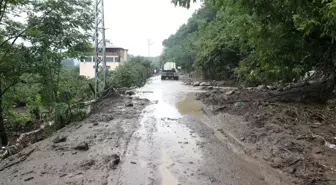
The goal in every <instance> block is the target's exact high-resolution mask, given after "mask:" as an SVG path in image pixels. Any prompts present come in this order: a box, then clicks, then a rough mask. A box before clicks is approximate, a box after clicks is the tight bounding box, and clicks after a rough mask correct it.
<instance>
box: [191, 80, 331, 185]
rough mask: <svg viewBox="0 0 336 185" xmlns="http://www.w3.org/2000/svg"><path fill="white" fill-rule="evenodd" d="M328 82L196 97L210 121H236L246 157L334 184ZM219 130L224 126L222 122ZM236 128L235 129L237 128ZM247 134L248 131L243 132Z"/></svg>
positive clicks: (303, 180)
mask: <svg viewBox="0 0 336 185" xmlns="http://www.w3.org/2000/svg"><path fill="white" fill-rule="evenodd" d="M333 84H334V81H333V79H330V78H329V79H327V80H324V81H320V82H302V83H296V84H287V85H285V86H283V85H282V86H280V85H279V86H267V85H260V86H257V87H249V88H231V89H229V88H219V89H214V90H211V91H207V92H202V93H198V94H197V99H199V100H201V101H202V102H204V103H205V104H206V105H207V106H208V107H212V108H211V111H212V113H213V114H214V115H219V114H230V115H238V116H241V117H243V118H244V119H245V121H246V122H248V127H249V128H248V129H244V131H243V129H242V131H241V132H240V133H239V132H237V133H239V135H237V136H236V137H237V138H241V141H242V142H244V143H246V144H248V145H252V146H253V147H252V149H251V148H250V149H249V150H248V151H246V152H247V153H249V154H250V155H252V156H255V157H258V158H260V159H262V160H265V161H267V162H268V163H269V164H270V165H271V166H272V167H274V168H278V169H281V170H282V171H284V172H286V173H287V174H289V175H291V176H293V177H295V178H296V179H298V180H297V181H296V182H295V183H297V184H305V185H307V184H319V185H321V184H323V185H324V184H325V185H327V184H328V185H329V184H333V183H334V182H335V181H336V175H335V173H336V160H335V159H336V145H335V144H336V114H335V112H336V103H335V102H336V101H335V99H332V98H331V99H330V97H332V93H333ZM221 124H226V123H225V122H223V123H221ZM237 124H238V123H237ZM246 130H247V131H246Z"/></svg>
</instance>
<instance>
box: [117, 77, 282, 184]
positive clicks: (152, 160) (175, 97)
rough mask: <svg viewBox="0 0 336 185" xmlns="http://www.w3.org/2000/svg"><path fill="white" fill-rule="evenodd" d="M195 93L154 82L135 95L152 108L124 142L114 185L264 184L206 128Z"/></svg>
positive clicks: (171, 83)
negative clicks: (147, 102)
mask: <svg viewBox="0 0 336 185" xmlns="http://www.w3.org/2000/svg"><path fill="white" fill-rule="evenodd" d="M197 91H200V90H199V89H198V88H194V87H188V86H185V85H183V83H182V82H181V81H172V80H164V81H161V80H160V77H159V76H158V77H153V78H152V80H151V82H149V83H148V84H147V85H145V86H144V87H143V88H141V89H138V92H137V95H136V96H139V97H142V98H147V99H149V100H150V101H152V102H153V103H152V104H151V105H149V106H147V107H146V108H145V110H143V113H142V115H141V117H140V118H139V121H140V127H139V128H138V129H137V130H136V131H135V132H134V133H133V136H132V138H131V139H130V141H129V145H128V149H127V152H126V155H125V159H124V160H123V163H122V166H121V170H120V175H119V179H118V184H123V185H138V184H139V185H140V184H143V185H147V184H153V185H156V184H158V185H159V184H162V185H177V184H181V185H182V184H193V185H196V184H200V185H203V184H237V185H238V184H244V185H247V184H268V183H266V182H265V181H264V178H263V177H262V175H261V174H259V170H258V169H257V168H256V167H254V166H253V165H249V164H247V163H246V162H245V161H243V160H242V159H240V158H239V157H237V156H236V155H235V154H234V153H233V152H231V151H230V149H229V148H228V147H227V146H226V145H225V143H223V142H222V141H220V139H219V138H218V137H216V132H215V131H214V130H213V129H211V128H210V127H208V126H207V125H208V124H206V123H205V122H206V120H207V119H206V118H205V115H203V112H202V110H201V106H200V104H199V103H198V102H197V101H196V100H194V93H195V92H197ZM274 184H276V183H274Z"/></svg>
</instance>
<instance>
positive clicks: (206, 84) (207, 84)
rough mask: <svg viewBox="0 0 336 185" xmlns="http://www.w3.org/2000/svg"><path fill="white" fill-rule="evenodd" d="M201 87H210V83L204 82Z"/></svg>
mask: <svg viewBox="0 0 336 185" xmlns="http://www.w3.org/2000/svg"><path fill="white" fill-rule="evenodd" d="M200 86H210V83H209V82H202V83H201V84H200Z"/></svg>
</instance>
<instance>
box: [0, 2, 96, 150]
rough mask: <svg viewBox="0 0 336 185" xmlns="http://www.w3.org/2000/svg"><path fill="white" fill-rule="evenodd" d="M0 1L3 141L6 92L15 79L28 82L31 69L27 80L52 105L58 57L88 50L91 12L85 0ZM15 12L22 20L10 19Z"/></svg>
mask: <svg viewBox="0 0 336 185" xmlns="http://www.w3.org/2000/svg"><path fill="white" fill-rule="evenodd" d="M0 6H1V7H0V9H1V13H0V15H1V16H0V17H1V19H0V22H1V24H3V25H5V26H3V27H2V28H1V29H2V30H0V32H1V33H2V34H1V37H0V41H1V47H0V69H1V70H0V105H1V106H0V107H1V108H0V137H1V140H2V144H3V145H6V144H7V136H6V132H5V127H4V102H3V98H4V97H6V92H8V90H9V89H11V88H12V87H14V86H17V85H20V83H32V82H30V81H27V79H24V77H26V75H27V74H33V76H34V77H33V78H32V79H34V80H37V81H38V82H39V83H40V84H41V93H42V96H41V97H42V102H43V103H44V105H45V106H48V107H51V108H55V107H56V105H57V103H59V102H60V98H59V95H60V94H61V93H60V92H59V80H60V78H59V74H60V71H61V60H62V59H64V58H66V57H78V56H80V55H81V54H82V53H83V52H85V51H87V50H88V49H89V42H88V41H89V39H90V35H92V34H90V33H89V32H88V31H89V30H91V29H92V23H93V17H92V15H93V14H92V11H91V10H92V8H91V7H92V2H91V1H90V0H68V1H65V0H62V1H57V0H46V1H26V0H4V1H1V4H0ZM19 15H24V16H23V17H22V19H24V21H17V19H14V18H13V17H15V16H19ZM18 40H20V43H18ZM33 83H35V82H33ZM53 102H55V103H56V104H55V103H53ZM8 104H11V103H10V102H9V103H8Z"/></svg>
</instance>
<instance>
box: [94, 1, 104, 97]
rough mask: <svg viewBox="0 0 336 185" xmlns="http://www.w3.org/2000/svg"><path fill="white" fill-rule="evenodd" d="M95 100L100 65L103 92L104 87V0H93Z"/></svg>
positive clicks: (97, 91)
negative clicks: (101, 66)
mask: <svg viewBox="0 0 336 185" xmlns="http://www.w3.org/2000/svg"><path fill="white" fill-rule="evenodd" d="M95 49H96V53H95V98H98V94H99V84H100V82H101V80H100V79H99V73H100V70H99V68H100V64H103V68H102V71H103V78H104V79H103V90H104V89H105V87H106V73H107V71H106V42H105V22H104V0H95Z"/></svg>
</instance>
